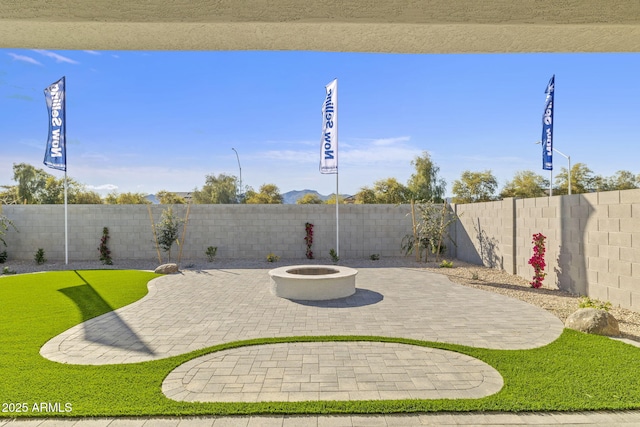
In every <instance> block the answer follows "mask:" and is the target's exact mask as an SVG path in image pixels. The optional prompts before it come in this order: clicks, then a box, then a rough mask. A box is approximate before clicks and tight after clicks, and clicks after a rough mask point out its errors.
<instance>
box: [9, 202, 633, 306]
mask: <svg viewBox="0 0 640 427" xmlns="http://www.w3.org/2000/svg"><path fill="white" fill-rule="evenodd" d="M165 208H166V206H159V205H153V206H151V212H152V215H153V219H154V222H159V221H160V216H161V213H162V211H163V209H165ZM68 209H69V259H70V260H71V261H73V260H93V259H97V258H98V250H97V248H98V245H99V240H100V237H101V235H102V228H103V227H109V230H110V235H111V239H110V241H109V248H110V249H111V251H112V255H113V258H114V260H116V261H117V260H118V259H125V258H128V259H148V260H154V259H156V260H157V255H156V249H155V244H154V241H153V233H152V229H151V220H150V218H149V212H148V208H147V206H144V205H69V207H68ZM451 210H452V212H455V213H456V214H457V215H458V216H459V221H457V222H455V223H454V224H452V226H451V229H450V235H451V236H452V238H453V239H454V241H455V245H453V244H448V245H447V247H448V250H449V251H450V253H449V254H448V255H449V256H453V257H455V258H457V259H459V260H461V261H466V262H469V263H472V264H477V265H484V266H487V267H491V268H497V269H501V270H504V271H506V272H508V273H511V274H516V275H518V276H521V277H523V278H525V279H531V278H532V276H533V268H532V267H531V266H530V265H529V264H528V260H529V258H531V256H532V254H533V250H532V243H531V239H532V236H533V234H535V233H542V234H544V235H545V236H546V237H547V241H546V248H547V252H546V255H545V259H546V262H547V269H546V273H547V274H548V275H547V277H546V278H545V284H547V285H551V286H555V287H557V288H559V289H562V290H566V291H569V292H571V293H573V294H580V295H589V296H591V297H592V298H598V299H601V300H606V301H611V303H613V304H614V305H619V306H621V307H625V308H630V309H632V310H635V311H639V312H640V189H638V190H624V191H610V192H603V193H589V194H574V195H571V196H566V195H565V196H553V197H539V198H530V199H512V198H510V199H504V200H501V201H496V202H486V203H474V204H458V205H455V204H454V205H451ZM174 211H175V214H176V215H177V216H180V217H184V216H185V214H186V206H180V205H176V206H174ZM3 213H4V214H5V215H6V216H7V217H9V218H10V219H11V220H12V221H13V222H14V223H15V225H16V226H17V227H18V229H19V232H18V233H16V232H15V231H13V230H11V229H9V230H8V231H7V234H6V235H5V240H6V241H7V244H8V248H7V249H8V254H9V260H11V259H21V260H32V259H33V256H34V253H35V251H36V249H37V248H43V249H44V250H45V251H46V254H47V258H48V259H49V260H64V207H63V206H61V205H8V206H7V205H5V206H3ZM305 222H311V223H313V224H314V242H313V248H312V249H313V251H314V254H315V256H316V258H317V259H327V260H329V250H330V249H335V247H336V229H335V227H336V223H335V206H333V205H192V206H191V210H190V213H189V224H188V227H187V234H186V242H185V245H184V248H183V255H182V259H183V260H199V259H205V258H206V257H205V254H204V251H205V249H206V248H207V246H217V247H218V255H217V256H218V257H219V258H222V259H264V258H265V257H266V255H267V254H268V253H270V252H273V253H275V254H276V255H279V256H281V257H283V258H287V259H294V260H295V259H299V260H304V259H305V257H304V253H305V249H306V247H305V243H304V236H305V231H304V224H305ZM339 225H340V257H341V258H343V259H348V258H368V257H369V256H370V255H371V254H380V256H382V257H395V256H401V255H402V252H401V250H400V246H401V241H402V237H403V236H405V235H406V234H409V233H411V216H410V206H409V205H399V206H394V205H341V206H340V217H339ZM181 232H182V230H181ZM176 254H177V247H174V249H173V257H174V259H175V255H176ZM163 255H164V254H163ZM165 258H166V256H165Z"/></svg>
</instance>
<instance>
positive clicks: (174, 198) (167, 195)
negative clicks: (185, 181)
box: [156, 190, 187, 205]
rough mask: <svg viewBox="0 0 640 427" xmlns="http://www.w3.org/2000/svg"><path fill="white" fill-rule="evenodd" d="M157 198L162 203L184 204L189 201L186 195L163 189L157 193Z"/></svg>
mask: <svg viewBox="0 0 640 427" xmlns="http://www.w3.org/2000/svg"><path fill="white" fill-rule="evenodd" d="M156 198H157V199H158V201H159V202H160V204H161V205H184V204H186V203H187V201H186V200H185V198H184V197H181V196H178V195H177V194H176V193H173V192H171V191H166V190H161V191H158V192H157V193H156Z"/></svg>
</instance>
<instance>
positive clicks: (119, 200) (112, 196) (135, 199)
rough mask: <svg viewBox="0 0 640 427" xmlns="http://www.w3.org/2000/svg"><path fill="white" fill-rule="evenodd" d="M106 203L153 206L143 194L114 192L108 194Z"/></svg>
mask: <svg viewBox="0 0 640 427" xmlns="http://www.w3.org/2000/svg"><path fill="white" fill-rule="evenodd" d="M105 202H106V203H108V204H110V205H148V204H151V202H150V201H149V200H147V199H146V196H145V195H144V194H142V193H122V194H118V192H117V191H112V192H111V193H109V194H107V197H106V199H105Z"/></svg>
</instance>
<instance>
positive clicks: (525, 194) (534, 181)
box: [500, 170, 549, 199]
mask: <svg viewBox="0 0 640 427" xmlns="http://www.w3.org/2000/svg"><path fill="white" fill-rule="evenodd" d="M547 188H549V180H547V179H545V178H544V177H543V176H542V175H538V174H537V173H535V172H532V171H529V170H526V171H520V172H516V174H515V176H514V177H513V179H512V180H511V181H509V182H507V184H506V185H505V186H504V188H503V189H502V191H501V192H500V197H502V198H506V197H520V198H523V199H526V198H529V197H542V196H544V195H545V189H547Z"/></svg>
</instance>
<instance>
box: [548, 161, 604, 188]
mask: <svg viewBox="0 0 640 427" xmlns="http://www.w3.org/2000/svg"><path fill="white" fill-rule="evenodd" d="M567 172H568V170H567V168H562V169H561V170H560V173H558V174H557V175H556V179H555V187H554V189H553V194H558V195H560V194H568V192H569V185H568V182H569V179H568V173H567ZM596 184H597V179H596V177H595V176H594V175H593V172H592V171H591V169H589V168H588V167H587V165H585V164H584V163H576V164H575V165H573V166H572V167H571V193H572V194H581V193H589V192H591V191H595V190H596Z"/></svg>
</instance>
